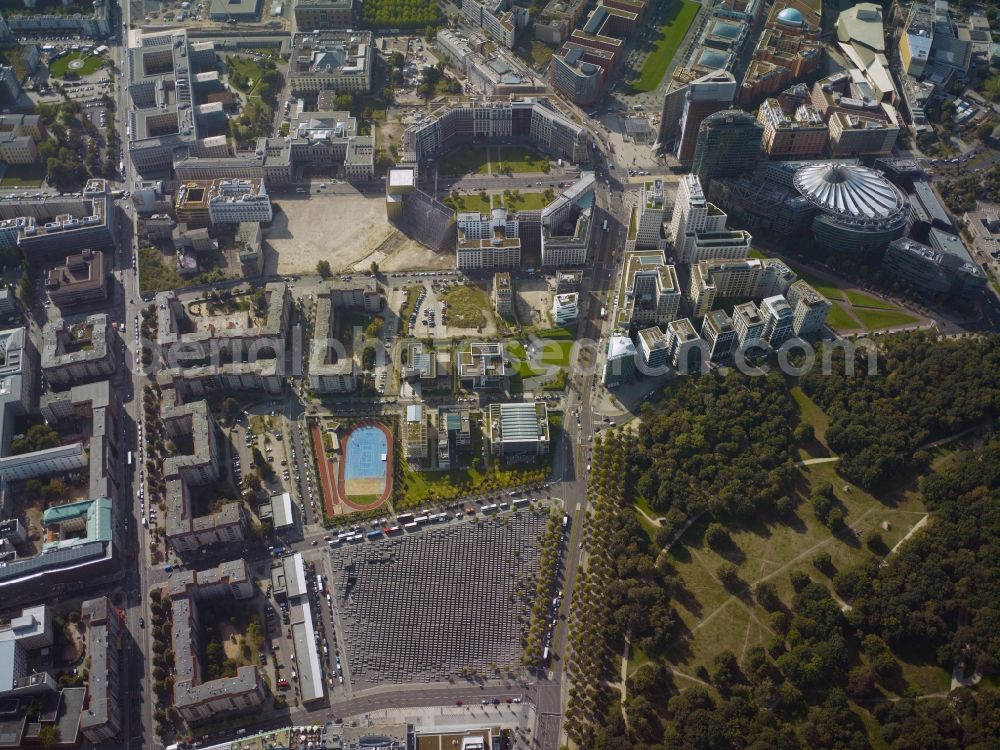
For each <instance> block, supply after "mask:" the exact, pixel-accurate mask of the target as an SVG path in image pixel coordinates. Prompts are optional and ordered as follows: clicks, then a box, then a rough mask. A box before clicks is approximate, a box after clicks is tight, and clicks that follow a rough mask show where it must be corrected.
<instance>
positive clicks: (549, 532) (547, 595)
mask: <svg viewBox="0 0 1000 750" xmlns="http://www.w3.org/2000/svg"><path fill="white" fill-rule="evenodd" d="M562 543H563V531H562V519H561V518H560V517H559V516H558V515H557V514H555V513H553V514H551V515H549V522H548V525H547V526H546V527H545V535H544V536H543V537H542V543H541V548H542V549H541V554H540V555H539V558H538V578H537V579H536V581H535V599H534V602H533V603H532V606H531V620H530V622H529V624H528V629H527V633H526V634H525V638H524V655H523V656H522V657H521V661H522V662H523V663H524V664H525V665H527V666H529V667H538V666H540V665H541V663H542V649H543V642H544V640H545V636H546V630H547V624H548V622H549V615H550V613H551V611H552V604H551V601H552V592H553V591H554V590H555V588H556V574H557V573H559V572H560V571H561V568H562V557H561V555H560V554H559V551H560V548H561V546H562Z"/></svg>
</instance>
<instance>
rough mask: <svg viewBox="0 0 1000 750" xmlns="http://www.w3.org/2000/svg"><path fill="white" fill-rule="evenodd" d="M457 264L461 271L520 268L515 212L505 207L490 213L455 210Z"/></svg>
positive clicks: (519, 244)
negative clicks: (456, 214)
mask: <svg viewBox="0 0 1000 750" xmlns="http://www.w3.org/2000/svg"><path fill="white" fill-rule="evenodd" d="M456 224H457V232H458V241H457V243H456V247H455V254H456V267H457V268H459V269H460V270H463V271H471V270H485V269H491V268H519V267H520V265H521V238H520V237H519V236H518V231H519V223H518V220H517V218H516V216H513V215H509V214H508V213H507V209H505V208H494V209H493V210H492V211H491V212H490V213H489V214H480V213H479V212H476V211H462V212H460V213H459V214H458V220H457V222H456Z"/></svg>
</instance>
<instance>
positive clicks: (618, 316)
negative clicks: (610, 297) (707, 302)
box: [612, 250, 681, 330]
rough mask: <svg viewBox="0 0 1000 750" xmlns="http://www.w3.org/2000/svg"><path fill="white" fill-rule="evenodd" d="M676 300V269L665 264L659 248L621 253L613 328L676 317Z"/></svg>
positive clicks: (678, 299) (663, 322) (664, 321)
mask: <svg viewBox="0 0 1000 750" xmlns="http://www.w3.org/2000/svg"><path fill="white" fill-rule="evenodd" d="M680 303H681V290H680V284H679V282H678V280H677V270H676V269H675V268H674V267H673V266H672V265H668V264H667V260H666V256H665V255H664V254H663V251H662V250H641V251H640V250H636V251H633V252H628V253H626V254H625V262H624V264H623V270H622V275H621V278H620V279H619V280H618V289H617V291H616V293H615V298H614V308H613V311H612V314H613V320H614V325H615V327H616V328H618V329H621V330H627V329H628V328H630V327H632V326H633V325H635V326H638V327H641V328H648V327H649V326H653V325H658V326H664V325H666V324H667V323H669V322H670V321H671V320H673V319H674V318H676V317H677V311H678V310H679V309H680Z"/></svg>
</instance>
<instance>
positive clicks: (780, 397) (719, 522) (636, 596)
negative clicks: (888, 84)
mask: <svg viewBox="0 0 1000 750" xmlns="http://www.w3.org/2000/svg"><path fill="white" fill-rule="evenodd" d="M839 351H840V353H839V354H838V353H837V352H836V351H835V352H834V356H833V358H832V362H833V366H832V367H831V368H830V372H827V373H821V372H819V368H818V367H817V368H814V369H813V370H812V371H811V372H810V373H808V374H806V375H804V376H802V377H790V376H783V375H778V374H772V375H767V376H764V377H755V378H750V377H745V376H742V375H740V374H737V373H735V372H730V373H728V374H725V375H721V374H711V375H705V376H701V377H694V378H682V379H680V380H677V381H673V382H671V383H670V384H668V385H667V386H666V388H665V392H664V394H663V398H662V400H661V401H659V402H658V403H655V404H652V405H648V406H645V407H643V410H642V414H641V423H640V425H639V426H638V428H637V429H636V430H634V431H630V432H625V431H617V432H613V433H610V434H609V435H605V436H602V438H601V439H600V440H598V441H596V442H595V447H594V455H593V457H592V471H591V474H590V482H589V487H588V492H589V494H590V501H591V508H592V511H591V514H590V517H589V519H588V526H587V530H586V537H585V545H586V548H587V549H588V550H589V557H588V561H587V565H586V567H585V568H582V569H581V570H580V572H579V573H578V578H577V584H576V590H575V592H574V601H573V605H572V609H571V612H570V631H569V632H570V640H569V647H568V649H567V652H566V653H565V654H559V655H557V658H561V659H563V660H564V661H565V667H566V669H567V670H568V674H569V677H570V686H569V704H568V707H567V713H566V717H565V719H566V725H565V728H566V731H567V733H568V735H569V738H570V740H571V741H572V742H573V743H574V744H575V745H576V746H579V747H589V748H601V749H603V750H608V749H613V748H621V749H622V750H625V748H646V749H648V750H666V749H667V748H671V750H673V749H674V748H692V749H693V748H706V750H707V749H708V748H713V749H715V748H770V747H777V748H802V747H809V748H850V749H853V748H859V749H860V748H891V749H892V750H904V749H906V748H975V749H976V750H980V749H982V750H986V748H988V747H992V743H993V742H994V741H995V738H996V737H997V736H1000V691H998V689H997V680H998V677H1000V661H998V655H1000V642H998V640H997V635H996V634H997V633H998V632H1000V630H998V627H997V625H998V621H997V615H996V612H997V609H996V606H995V602H996V586H995V581H996V580H997V579H998V576H1000V548H998V545H1000V542H998V541H997V540H998V539H1000V441H998V440H997V439H996V438H995V437H991V436H990V435H991V434H992V428H993V427H994V425H995V420H996V418H997V412H998V410H1000V339H997V338H996V337H981V338H975V339H963V340H961V341H956V340H949V339H939V338H937V337H934V336H931V335H930V334H926V333H908V334H903V335H897V336H892V337H884V338H883V339H881V340H880V341H879V351H878V370H877V372H876V373H875V374H868V372H867V371H866V369H865V367H864V364H865V361H864V360H865V357H863V356H862V355H861V354H859V355H858V357H857V359H856V361H855V362H854V364H855V365H856V367H855V371H854V374H847V373H846V371H845V369H844V356H843V351H842V349H841V350H839ZM862 354H864V352H862ZM970 429H971V430H973V431H974V432H976V433H980V432H981V433H982V434H985V435H987V437H985V438H973V437H968V438H967V437H964V436H966V435H969V434H970V433H968V431H969V430H970ZM941 440H946V441H947V442H946V443H945V444H938V441H941ZM807 457H808V458H812V459H813V460H812V461H811V462H809V463H806V464H803V463H801V461H802V459H803V458H807ZM623 654H624V655H625V656H626V659H627V661H626V664H625V665H624V670H623V665H622V657H623ZM623 671H624V674H625V675H626V679H625V680H624V683H623V681H622V674H623ZM953 671H954V674H955V675H956V676H957V679H958V680H959V683H960V686H959V687H956V688H955V689H952V674H953Z"/></svg>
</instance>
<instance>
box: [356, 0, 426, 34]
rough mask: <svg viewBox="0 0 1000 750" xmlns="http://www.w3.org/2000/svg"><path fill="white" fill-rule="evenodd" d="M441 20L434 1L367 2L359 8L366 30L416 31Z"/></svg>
mask: <svg viewBox="0 0 1000 750" xmlns="http://www.w3.org/2000/svg"><path fill="white" fill-rule="evenodd" d="M442 20H443V14H442V13H441V7H440V6H439V5H438V4H437V3H436V2H435V1H434V0H368V1H367V2H365V3H364V4H363V5H362V7H361V21H362V23H363V24H364V25H365V26H366V27H368V28H375V29H389V28H395V29H416V28H422V27H426V26H434V25H437V24H439V23H441V21H442Z"/></svg>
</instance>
